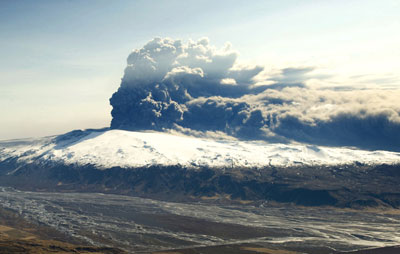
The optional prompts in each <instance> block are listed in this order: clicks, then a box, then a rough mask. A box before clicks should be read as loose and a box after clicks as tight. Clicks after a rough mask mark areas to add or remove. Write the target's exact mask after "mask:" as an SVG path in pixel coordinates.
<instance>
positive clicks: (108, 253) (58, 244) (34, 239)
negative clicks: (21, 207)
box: [0, 209, 125, 254]
mask: <svg viewBox="0 0 400 254" xmlns="http://www.w3.org/2000/svg"><path fill="white" fill-rule="evenodd" d="M11 253H28V254H47V253H59V254H61V253H63V254H67V253H75V254H87V253H91V254H120V253H125V252H123V251H122V250H119V249H117V248H108V247H93V246H86V245H83V244H80V242H79V241H77V240H76V239H73V238H70V237H68V236H66V235H64V234H62V233H60V232H57V231H55V230H53V229H51V228H48V227H45V226H41V225H36V224H33V223H30V222H27V221H26V220H24V219H22V218H21V217H20V216H18V215H16V214H15V213H12V212H10V211H8V210H5V209H0V254H11Z"/></svg>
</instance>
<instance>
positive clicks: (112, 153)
mask: <svg viewBox="0 0 400 254" xmlns="http://www.w3.org/2000/svg"><path fill="white" fill-rule="evenodd" d="M9 158H17V159H18V161H19V162H23V161H24V162H37V163H43V162H49V161H51V162H57V163H62V164H66V165H75V164H77V165H95V166H96V167H97V168H101V169H106V168H111V167H116V166H119V167H123V168H134V167H143V166H152V165H164V166H171V165H182V166H185V167H229V168H230V167H264V166H269V165H274V166H294V165H337V164H350V163H354V162H358V163H365V164H382V163H388V164H392V163H398V162H400V153H395V152H387V151H364V150H357V149H350V148H331V147H320V146H310V145H303V144H274V143H266V142H261V141H253V142H250V141H237V140H211V139H203V138H195V137H189V136H177V135H172V134H168V133H162V132H131V131H123V130H108V131H75V132H71V133H68V134H66V135H62V136H58V137H55V138H44V139H38V140H20V141H8V142H3V143H0V160H6V159H9Z"/></svg>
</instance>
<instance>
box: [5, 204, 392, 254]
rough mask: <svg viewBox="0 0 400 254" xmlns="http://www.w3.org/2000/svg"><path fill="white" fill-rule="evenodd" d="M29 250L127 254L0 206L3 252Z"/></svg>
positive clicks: (242, 249) (214, 250)
mask: <svg viewBox="0 0 400 254" xmlns="http://www.w3.org/2000/svg"><path fill="white" fill-rule="evenodd" d="M3 253H4V254H11V253H21V254H22V253H28V254H48V253H59V254H61V253H63V254H69V253H75V254H89V253H90V254H125V253H127V252H125V251H123V250H120V249H118V248H112V247H96V246H89V245H87V244H85V243H84V242H82V241H80V240H77V239H75V238H72V237H69V236H67V235H65V234H62V233H60V232H58V231H56V230H54V229H52V228H49V227H47V226H43V225H38V224H35V223H31V222H28V221H26V220H25V219H23V218H21V217H20V216H19V215H17V214H15V213H13V212H11V211H9V210H6V209H2V208H0V254H3ZM200 253H202V254H225V253H231V254H252V253H253V254H256V253H261V254H262V253H263V254H301V253H305V252H304V251H303V250H288V249H276V248H271V247H265V246H262V245H258V244H233V245H219V246H209V247H196V248H188V249H176V250H165V251H156V252H152V254H200ZM307 253H310V254H344V253H338V252H336V253H335V252H333V251H327V250H326V249H325V250H312V251H311V252H310V250H307ZM399 253H400V247H386V248H379V249H370V250H363V251H355V252H346V254H399Z"/></svg>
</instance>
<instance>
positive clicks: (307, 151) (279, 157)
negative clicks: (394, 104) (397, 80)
mask: <svg viewBox="0 0 400 254" xmlns="http://www.w3.org/2000/svg"><path fill="white" fill-rule="evenodd" d="M0 147H1V148H0V185H3V186H12V187H17V188H20V189H25V190H50V191H54V190H59V191H90V192H104V193H115V194H128V195H134V196H142V197H151V198H157V199H164V200H196V199H202V200H211V201H221V202H222V201H223V202H230V201H232V200H237V201H243V200H245V201H251V202H263V201H274V202H286V203H287V202H289V203H295V204H300V205H307V206H320V205H329V206H337V207H365V206H374V207H377V206H381V207H395V208H397V207H400V189H399V188H398V186H399V185H400V153H394V152H387V151H364V150H357V149H350V148H331V147H317V146H308V145H303V144H271V143H265V142H249V141H238V140H210V139H201V138H194V137H187V136H177V135H171V134H167V133H157V132H129V131H121V130H88V131H74V132H71V133H67V134H65V135H61V136H56V137H48V138H43V139H36V140H13V141H7V142H2V143H1V144H0Z"/></svg>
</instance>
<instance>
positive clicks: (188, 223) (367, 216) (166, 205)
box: [0, 188, 400, 254]
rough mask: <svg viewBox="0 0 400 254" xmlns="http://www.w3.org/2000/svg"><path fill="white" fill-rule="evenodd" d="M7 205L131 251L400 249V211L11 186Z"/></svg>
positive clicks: (5, 191) (73, 236)
mask: <svg viewBox="0 0 400 254" xmlns="http://www.w3.org/2000/svg"><path fill="white" fill-rule="evenodd" d="M0 200H1V203H2V206H3V207H6V208H7V210H8V211H12V212H14V213H16V214H18V215H19V217H20V218H24V219H25V220H28V221H32V222H35V223H36V225H41V226H43V228H46V230H49V229H51V230H55V231H56V232H58V234H59V235H62V236H63V237H61V239H69V240H70V241H72V240H73V241H75V242H76V243H80V244H86V245H91V246H98V247H99V248H100V247H101V246H102V247H103V248H104V247H113V248H118V249H121V250H124V251H126V252H128V253H183V254H185V253H253V252H254V253H279V254H284V253H287V254H292V253H309V254H314V253H315V254H317V253H319V254H325V253H326V254H328V253H341V252H348V251H358V250H363V249H374V248H382V247H385V246H388V247H389V246H396V245H400V241H399V239H400V233H399V231H398V225H399V222H400V214H398V213H397V211H395V210H391V211H389V210H386V212H383V211H378V210H375V211H374V210H370V211H356V210H349V209H347V210H346V209H334V208H321V207H320V208H316V207H314V208H310V207H308V208H307V207H297V206H282V205H280V206H273V205H270V206H268V205H266V204H264V205H259V206H254V205H240V204H236V205H233V204H230V205H227V204H225V205H223V204H212V203H202V202H195V203H177V202H166V201H157V200H153V199H144V198H137V197H129V196H121V195H111V194H101V193H48V192H28V191H18V190H15V189H12V188H2V189H1V192H0ZM31 225H32V223H31ZM6 226H7V224H6ZM14 227H15V225H14ZM40 232H41V231H40ZM71 248H72V247H71ZM278 250H279V251H278ZM391 250H392V251H395V250H396V248H394V247H390V248H384V249H380V251H391ZM107 251H109V252H104V253H112V252H110V251H111V250H107ZM112 251H114V250H112ZM44 253H46V252H44ZM67 253H68V252H67ZM100 253H102V252H100ZM355 253H357V252H355ZM360 253H362V252H360ZM371 253H391V252H371ZM392 253H395V252H392Z"/></svg>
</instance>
